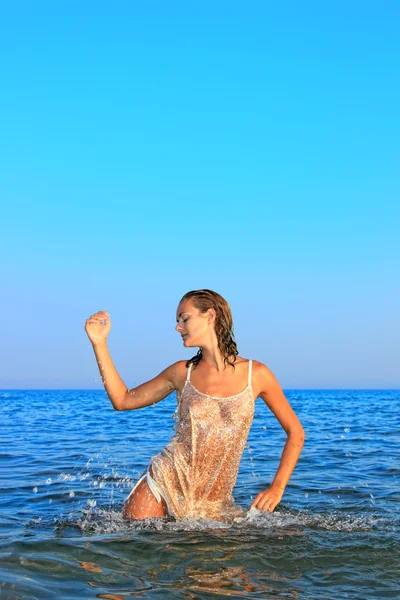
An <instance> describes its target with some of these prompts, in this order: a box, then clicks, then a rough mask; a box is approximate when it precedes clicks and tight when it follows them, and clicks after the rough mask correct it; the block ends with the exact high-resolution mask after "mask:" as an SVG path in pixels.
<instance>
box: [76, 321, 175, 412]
mask: <svg viewBox="0 0 400 600" xmlns="http://www.w3.org/2000/svg"><path fill="white" fill-rule="evenodd" d="M110 329H111V322H110V317H109V315H108V313H107V312H105V311H99V312H97V313H95V314H94V315H92V316H91V317H90V318H89V319H87V321H86V324H85V330H86V333H87V335H88V337H89V339H90V341H91V342H92V346H93V350H94V353H95V356H96V360H97V365H98V367H99V371H100V376H101V380H102V382H103V384H104V387H105V389H106V392H107V395H108V397H109V398H110V400H111V403H112V405H113V407H114V408H115V410H134V409H136V408H143V407H144V406H149V405H150V404H155V403H156V402H159V401H160V400H162V399H163V398H166V396H168V395H169V394H171V392H173V391H174V390H175V389H177V387H176V386H177V382H178V381H179V380H180V378H181V377H182V375H183V372H182V373H181V371H183V367H184V364H185V361H179V362H178V363H175V364H173V365H171V366H170V367H168V368H167V369H165V371H162V373H160V374H159V375H157V377H155V378H154V379H151V380H150V381H147V382H146V383H142V384H141V385H139V386H137V387H135V388H133V389H131V390H128V388H127V386H126V385H125V383H124V382H123V381H122V379H121V377H120V376H119V374H118V371H117V369H116V368H115V366H114V363H113V361H112V358H111V356H110V352H109V350H108V347H107V336H108V334H109V332H110ZM182 363H183V364H182Z"/></svg>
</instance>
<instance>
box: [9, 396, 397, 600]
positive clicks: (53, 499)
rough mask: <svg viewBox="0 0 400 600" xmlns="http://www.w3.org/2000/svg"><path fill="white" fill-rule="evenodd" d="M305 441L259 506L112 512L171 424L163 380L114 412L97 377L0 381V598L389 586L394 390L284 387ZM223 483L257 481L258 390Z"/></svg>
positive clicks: (379, 590)
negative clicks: (141, 400)
mask: <svg viewBox="0 0 400 600" xmlns="http://www.w3.org/2000/svg"><path fill="white" fill-rule="evenodd" d="M285 394H286V397H287V398H288V400H289V402H290V403H291V405H292V406H293V408H294V410H295V411H296V413H297V414H298V416H299V418H300V420H301V422H302V424H303V426H304V428H305V430H306V435H307V439H306V443H305V446H304V449H303V452H302V454H301V456H300V460H299V463H298V465H297V467H296V470H295V472H294V474H293V476H292V478H291V480H290V482H289V485H288V487H287V489H286V492H285V495H284V497H283V499H282V502H281V504H280V505H279V506H278V507H277V508H276V510H275V512H274V513H273V514H269V513H263V512H260V511H251V513H249V514H248V515H247V517H246V518H244V519H243V520H239V521H238V522H236V523H234V524H225V523H216V522H212V521H189V520H182V521H174V520H173V519H170V518H165V519H148V520H146V521H143V522H133V521H127V520H125V519H123V518H122V516H121V507H122V504H123V501H124V499H125V498H126V496H127V495H128V493H129V491H130V490H131V488H132V487H133V485H134V484H135V482H136V480H137V478H138V477H139V476H140V474H141V473H142V472H143V471H144V469H145V468H146V467H147V465H148V463H149V460H150V458H151V456H152V455H154V454H155V453H157V452H159V451H160V450H161V449H162V448H163V446H164V445H165V444H166V443H167V442H168V441H169V439H170V438H171V436H172V435H173V433H174V431H173V425H174V421H173V419H172V415H173V412H174V410H175V407H176V398H175V395H174V394H173V395H171V396H169V397H168V398H166V399H165V400H163V401H161V402H160V403H158V404H156V405H154V406H152V407H148V408H145V409H141V410H138V411H129V412H123V413H119V412H115V411H114V410H113V409H112V407H111V404H110V402H109V400H108V398H107V396H106V394H105V392H103V391H2V392H0V403H1V404H0V406H1V426H2V427H1V441H2V453H1V499H0V544H1V547H0V556H1V566H0V586H1V587H0V598H1V600H5V599H8V598H9V599H11V598H12V599H15V598H24V599H38V600H43V599H47V598H57V599H71V598H109V599H113V600H122V599H124V598H131V597H142V598H163V599H164V598H186V599H187V598H189V599H198V598H199V599H203V598H215V597H217V596H229V597H231V598H268V599H269V598H271V599H272V598H295V599H296V600H300V599H307V600H308V599H314V598H315V599H316V598H318V599H320V598H325V599H335V600H337V599H338V598H351V599H368V598H399V597H400V544H399V541H400V539H399V538H400V536H399V533H400V521H399V506H400V505H399V501H400V489H399V483H400V474H399V467H400V444H399V442H400V410H399V408H400V392H399V391H326V390H321V391H316V390H310V391H305V390H302V391H295V390H292V391H286V392H285ZM255 406H256V410H255V417H254V422H253V425H252V429H251V432H250V436H249V440H248V445H247V447H246V450H245V452H244V454H243V458H242V462H241V465H240V471H239V476H238V480H237V484H236V487H235V489H234V497H235V500H236V502H237V503H238V504H240V505H242V506H243V507H245V508H246V507H249V505H250V504H251V501H252V498H254V496H255V495H256V494H257V493H258V492H259V491H261V490H262V489H265V488H266V487H267V486H268V484H269V483H270V482H271V480H272V478H273V476H274V474H275V472H276V469H277V466H278V463H279V458H280V455H281V452H282V448H283V444H284V442H285V434H284V432H283V430H282V429H281V427H280V425H279V424H278V422H277V421H276V419H275V417H274V416H273V415H272V414H271V413H270V412H269V411H268V409H267V407H266V405H265V404H264V402H263V401H262V400H261V399H257V400H256V405H255Z"/></svg>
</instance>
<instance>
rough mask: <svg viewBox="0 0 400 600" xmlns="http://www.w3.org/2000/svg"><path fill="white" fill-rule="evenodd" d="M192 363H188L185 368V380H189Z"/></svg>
mask: <svg viewBox="0 0 400 600" xmlns="http://www.w3.org/2000/svg"><path fill="white" fill-rule="evenodd" d="M192 364H193V363H190V365H189V368H188V370H187V374H186V381H190V371H191V370H192Z"/></svg>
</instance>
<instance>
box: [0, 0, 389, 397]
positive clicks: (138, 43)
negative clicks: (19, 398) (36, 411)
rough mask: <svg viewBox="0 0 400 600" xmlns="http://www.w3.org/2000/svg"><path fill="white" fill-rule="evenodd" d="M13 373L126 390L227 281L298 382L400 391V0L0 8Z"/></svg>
mask: <svg viewBox="0 0 400 600" xmlns="http://www.w3.org/2000/svg"><path fill="white" fill-rule="evenodd" d="M0 13H1V14H0V52H1V56H2V61H1V94H0V131H1V135H0V140H1V141H0V144H1V146H0V202H1V214H0V217H1V218H0V228H1V229H0V233H1V235H0V256H1V266H0V270H1V279H0V285H1V293H0V298H1V313H2V317H3V318H2V326H1V336H0V339H1V349H0V388H3V389H7V388H100V387H101V382H100V379H99V376H98V372H97V366H96V363H95V360H94V356H93V353H92V349H91V346H90V343H89V340H88V339H87V337H86V334H85V332H84V322H85V320H86V318H87V317H88V316H89V315H90V314H91V313H93V312H95V311H97V310H108V311H109V312H110V314H111V321H112V331H111V334H110V338H109V346H110V350H111V353H112V357H113V359H114V362H115V364H116V366H117V368H118V370H119V372H120V374H121V376H122V377H123V379H124V381H125V383H126V384H127V385H128V387H132V386H133V385H136V384H137V383H140V382H142V381H144V380H147V379H149V378H151V377H153V376H155V375H156V374H157V373H158V372H159V371H161V370H162V369H163V368H165V367H166V366H167V365H169V364H171V363H172V362H174V361H175V360H179V359H182V358H189V357H190V356H192V354H193V352H191V351H190V349H184V348H182V346H181V341H180V338H179V336H178V334H176V333H175V331H174V327H175V310H176V306H177V303H178V301H179V299H180V297H181V296H182V295H183V293H184V292H186V291H188V290H191V289H197V288H202V287H207V288H211V289H215V290H216V291H218V292H219V293H221V294H222V295H223V296H225V297H226V299H227V300H228V302H229V303H230V305H231V308H232V311H233V316H234V320H235V332H236V339H237V342H238V346H239V351H240V354H241V355H242V356H247V357H250V358H255V359H258V360H261V361H262V362H265V363H266V364H267V365H268V366H269V367H270V368H271V369H272V371H273V372H274V373H275V375H276V376H277V377H278V379H279V381H280V383H281V385H282V387H283V388H284V389H285V388H286V389H288V388H399V387H400V361H399V338H400V336H399V333H400V323H399V321H400V317H399V306H400V303H399V299H400V294H399V291H400V289H399V288H400V277H399V265H400V242H399V237H400V236H399V229H400V227H399V225H400V206H399V199H400V194H399V192H400V184H399V164H400V152H399V139H400V112H399V106H400V82H399V64H400V36H399V22H400V4H399V3H398V2H397V1H387V0H382V1H381V2H376V1H374V2H369V1H365V0H364V1H351V2H349V1H348V0H346V1H341V0H338V1H336V2H330V3H326V2H319V1H314V2H312V1H307V0H305V1H304V2H298V1H297V0H296V1H295V0H293V1H286V2H285V1H284V2H279V3H278V2H272V1H271V2H269V1H267V0H264V1H251V0H247V1H246V2H244V1H241V2H237V1H232V0H230V1H229V2H228V1H225V0H221V1H217V2H216V1H215V0H213V1H209V0H205V1H203V2H187V1H183V0H182V1H179V2H178V1H174V0H170V1H168V2H165V1H164V0H162V1H161V0H160V1H153V0H146V1H145V2H139V1H138V2H131V1H118V0H116V1H115V2H105V1H100V0H96V1H90V0H86V1H85V2H81V1H78V0H68V1H67V0H64V1H63V0H57V2H54V0H49V1H42V0H37V1H35V2H31V1H28V0H26V1H18V0H15V1H14V2H8V3H3V6H2V7H1V10H0Z"/></svg>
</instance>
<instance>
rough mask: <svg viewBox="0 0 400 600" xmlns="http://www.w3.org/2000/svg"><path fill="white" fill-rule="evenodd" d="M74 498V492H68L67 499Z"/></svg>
mask: <svg viewBox="0 0 400 600" xmlns="http://www.w3.org/2000/svg"><path fill="white" fill-rule="evenodd" d="M74 496H75V492H73V491H72V490H71V491H70V493H69V497H70V498H73V497H74Z"/></svg>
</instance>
